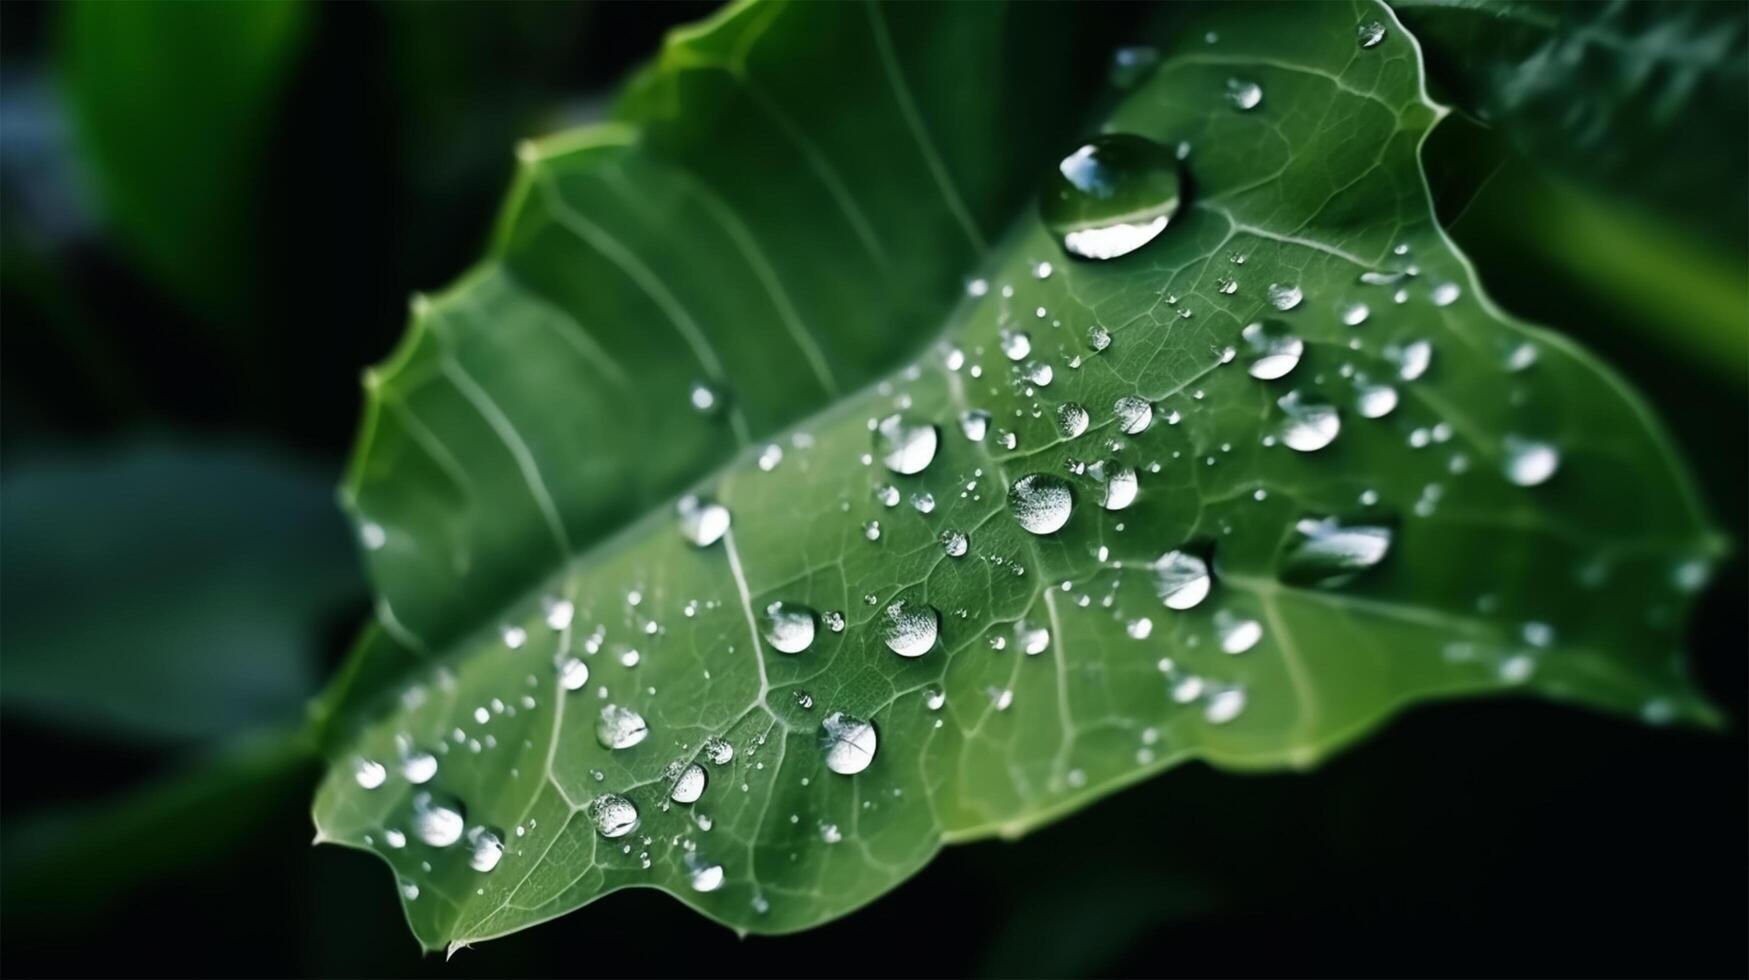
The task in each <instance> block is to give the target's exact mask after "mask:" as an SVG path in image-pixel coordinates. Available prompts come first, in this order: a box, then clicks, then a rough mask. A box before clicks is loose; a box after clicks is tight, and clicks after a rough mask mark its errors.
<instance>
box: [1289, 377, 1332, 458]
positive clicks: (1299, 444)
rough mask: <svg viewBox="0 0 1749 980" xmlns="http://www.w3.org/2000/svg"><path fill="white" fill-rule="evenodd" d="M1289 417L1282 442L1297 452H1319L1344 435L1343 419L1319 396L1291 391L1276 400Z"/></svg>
mask: <svg viewBox="0 0 1749 980" xmlns="http://www.w3.org/2000/svg"><path fill="white" fill-rule="evenodd" d="M1275 403H1276V404H1277V405H1279V406H1281V410H1282V411H1283V412H1285V413H1286V414H1287V421H1286V422H1285V423H1284V424H1283V425H1282V427H1281V433H1280V435H1281V441H1282V443H1283V444H1285V445H1286V446H1287V447H1288V448H1289V449H1292V450H1295V451H1297V452H1302V453H1309V452H1316V451H1317V450H1320V449H1323V448H1324V447H1325V446H1328V445H1330V443H1331V442H1333V441H1335V439H1336V436H1337V434H1338V433H1340V432H1341V431H1342V418H1341V416H1340V415H1338V414H1337V412H1336V406H1335V405H1332V404H1330V403H1329V402H1327V401H1325V400H1324V399H1323V398H1322V397H1320V396H1318V395H1306V394H1301V393H1300V392H1298V391H1290V392H1288V393H1287V394H1285V395H1283V396H1281V397H1280V398H1278V399H1276V402H1275Z"/></svg>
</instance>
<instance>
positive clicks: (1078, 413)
mask: <svg viewBox="0 0 1749 980" xmlns="http://www.w3.org/2000/svg"><path fill="white" fill-rule="evenodd" d="M1087 421H1088V419H1087V409H1085V408H1083V407H1081V405H1080V403H1079V402H1064V403H1063V404H1062V405H1061V406H1060V407H1059V408H1058V409H1057V431H1058V432H1060V433H1062V436H1063V438H1065V439H1073V438H1075V437H1076V436H1079V435H1080V434H1081V433H1083V432H1086V431H1087Z"/></svg>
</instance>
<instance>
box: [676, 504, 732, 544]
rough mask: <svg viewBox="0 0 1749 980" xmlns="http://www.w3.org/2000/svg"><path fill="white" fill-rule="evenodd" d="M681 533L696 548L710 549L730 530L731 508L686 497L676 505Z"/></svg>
mask: <svg viewBox="0 0 1749 980" xmlns="http://www.w3.org/2000/svg"><path fill="white" fill-rule="evenodd" d="M674 509H675V512H676V513H678V514H679V515H680V533H681V534H682V535H683V536H685V538H686V540H688V541H690V542H692V544H693V546H694V547H698V548H708V547H710V546H711V545H713V544H716V543H717V542H718V541H719V540H721V539H722V537H723V535H724V534H725V533H727V532H728V530H729V508H727V507H724V506H723V505H722V504H719V503H717V502H716V501H714V500H711V499H709V498H704V497H695V496H691V495H688V496H685V497H681V498H680V502H679V503H678V504H676V505H675V508H674Z"/></svg>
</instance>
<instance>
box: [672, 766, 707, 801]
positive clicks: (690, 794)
mask: <svg viewBox="0 0 1749 980" xmlns="http://www.w3.org/2000/svg"><path fill="white" fill-rule="evenodd" d="M709 780H710V776H709V775H708V774H706V772H705V771H704V767H703V766H701V765H699V764H698V763H696V762H689V763H687V764H686V768H685V769H682V770H680V775H678V776H676V777H674V786H673V787H672V788H671V789H669V790H668V798H669V799H671V800H673V801H674V802H676V803H697V802H698V798H699V797H701V796H703V795H704V787H705V783H707V782H709Z"/></svg>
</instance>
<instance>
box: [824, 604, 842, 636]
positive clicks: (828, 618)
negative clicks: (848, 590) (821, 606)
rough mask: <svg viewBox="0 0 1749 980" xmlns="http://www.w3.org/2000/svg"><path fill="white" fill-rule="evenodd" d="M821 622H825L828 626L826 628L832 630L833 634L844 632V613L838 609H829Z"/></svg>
mask: <svg viewBox="0 0 1749 980" xmlns="http://www.w3.org/2000/svg"><path fill="white" fill-rule="evenodd" d="M820 620H821V621H822V622H824V623H825V624H826V628H827V629H829V630H831V631H832V632H834V633H842V632H844V614H843V613H842V612H840V611H838V610H836V609H828V610H826V612H825V613H824V614H822V615H821V616H820Z"/></svg>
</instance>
